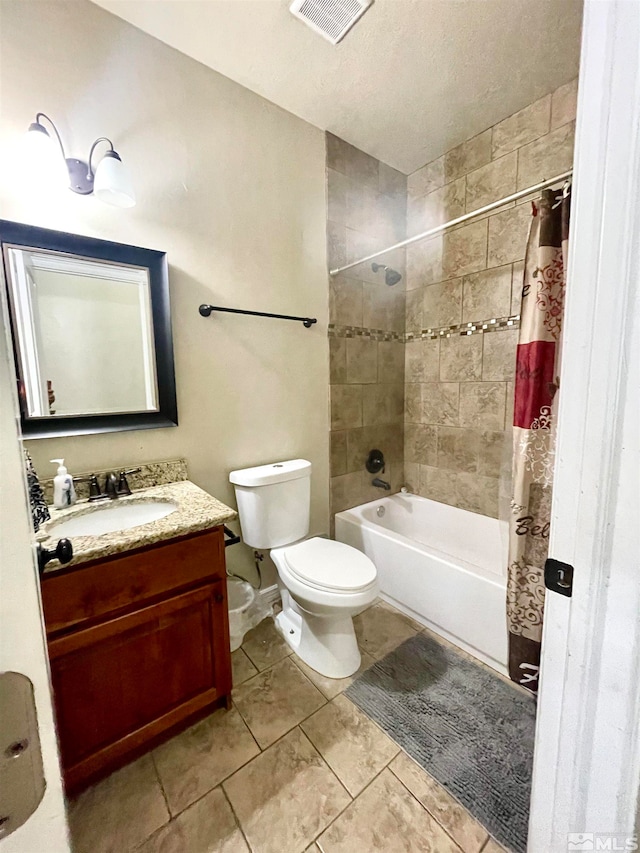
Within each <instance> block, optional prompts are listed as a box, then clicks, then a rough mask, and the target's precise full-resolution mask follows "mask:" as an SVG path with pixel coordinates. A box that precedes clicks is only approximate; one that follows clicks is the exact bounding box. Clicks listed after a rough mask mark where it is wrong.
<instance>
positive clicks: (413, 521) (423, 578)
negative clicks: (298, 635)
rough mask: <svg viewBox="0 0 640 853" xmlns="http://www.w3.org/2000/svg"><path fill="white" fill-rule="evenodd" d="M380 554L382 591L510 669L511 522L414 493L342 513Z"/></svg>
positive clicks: (344, 531) (356, 543)
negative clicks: (508, 592)
mask: <svg viewBox="0 0 640 853" xmlns="http://www.w3.org/2000/svg"><path fill="white" fill-rule="evenodd" d="M336 539H337V540H338V541H340V542H345V543H346V544H347V545H353V547H355V548H358V549H359V550H360V551H363V552H364V553H365V554H366V555H367V556H368V557H370V558H371V560H373V562H374V563H375V565H376V568H377V570H378V577H379V579H380V593H381V597H382V598H383V599H384V600H385V601H388V602H389V603H390V604H392V605H393V606H394V607H397V608H398V609H399V610H401V611H402V612H403V613H406V614H407V615H408V616H411V618H412V619H415V620H416V621H417V622H420V623H421V624H422V625H425V626H426V627H428V628H430V629H431V630H433V631H435V632H436V633H437V634H440V635H441V636H442V637H444V638H445V639H447V640H450V641H451V642H452V643H455V644H456V645H457V646H459V647H460V648H462V649H464V650H465V651H467V652H469V653H470V654H472V655H474V656H475V657H477V658H479V659H480V660H482V661H484V662H485V663H487V664H488V665H489V666H491V667H493V668H494V669H496V670H497V671H498V672H501V673H503V674H505V675H506V674H507V622H506V609H505V597H506V566H507V530H506V523H505V522H500V521H498V520H497V519H495V518H487V517H486V516H484V515H478V514H476V513H474V512H467V510H464V509H457V508H456V507H451V506H448V505H447V504H442V503H438V502H437V501H431V500H428V499H427V498H421V497H418V496H417V495H412V494H409V493H400V494H397V495H393V496H391V497H388V498H382V499H381V500H378V501H372V502H371V503H367V504H363V505H362V506H357V507H354V509H349V510H345V511H344V512H339V513H337V514H336Z"/></svg>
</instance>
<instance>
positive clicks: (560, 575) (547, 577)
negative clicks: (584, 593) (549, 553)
mask: <svg viewBox="0 0 640 853" xmlns="http://www.w3.org/2000/svg"><path fill="white" fill-rule="evenodd" d="M544 585H545V586H546V588H547V589H550V590H551V591H552V592H559V593H560V595H566V596H568V597H569V598H571V593H572V592H573V566H571V565H570V564H569V563H562V562H561V561H560V560H553V559H552V558H551V557H549V559H548V560H547V561H546V563H545V564H544Z"/></svg>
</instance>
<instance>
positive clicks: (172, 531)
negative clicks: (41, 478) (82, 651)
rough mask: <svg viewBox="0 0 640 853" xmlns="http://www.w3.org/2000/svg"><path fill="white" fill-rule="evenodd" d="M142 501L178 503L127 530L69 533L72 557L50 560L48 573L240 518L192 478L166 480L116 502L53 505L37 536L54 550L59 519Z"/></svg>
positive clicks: (46, 572)
mask: <svg viewBox="0 0 640 853" xmlns="http://www.w3.org/2000/svg"><path fill="white" fill-rule="evenodd" d="M141 501H159V502H161V501H171V502H173V503H176V504H177V505H178V508H177V509H176V510H174V511H173V512H171V513H169V515H166V516H165V517H164V518H160V519H158V520H156V521H150V522H147V523H146V524H139V525H137V526H136V527H129V528H128V529H127V530H116V531H114V532H112V533H104V534H102V535H100V536H70V537H69V538H70V539H71V542H72V544H73V559H72V560H71V562H69V563H66V564H65V565H64V566H62V565H61V564H60V563H59V562H58V561H57V560H51V562H49V563H47V566H46V568H45V570H44V573H45V574H50V573H51V572H55V571H59V570H60V569H62V568H68V567H73V566H77V565H79V564H81V563H86V562H88V561H89V560H97V559H100V558H104V557H111V556H113V555H114V554H121V553H123V552H124V551H130V550H132V549H134V548H142V547H144V546H145V545H153V544H155V543H156V542H162V541H164V540H168V539H173V538H174V537H176V536H186V535H188V534H189V533H197V532H198V531H201V530H208V529H209V528H212V527H217V526H218V525H220V524H225V523H226V522H227V521H233V519H235V518H237V513H236V511H235V510H233V509H231V508H230V507H228V506H226V505H225V504H223V503H221V502H220V501H219V500H216V498H214V497H212V496H211V495H210V494H208V493H207V492H205V491H204V490H203V489H201V488H199V487H198V486H196V485H195V483H192V482H190V481H189V480H182V481H180V482H177V483H166V484H164V485H160V486H152V487H150V488H147V489H140V490H137V491H135V492H134V493H133V494H132V495H129V496H127V497H122V498H118V499H117V500H115V501H101V502H100V503H92V504H90V503H89V502H88V501H79V502H78V503H77V504H75V505H74V506H71V507H66V508H65V509H54V508H53V507H50V512H51V521H48V522H47V523H46V524H44V525H43V526H42V527H41V529H40V531H39V532H38V533H37V534H36V539H37V541H38V542H40V543H41V544H42V546H43V547H44V548H49V549H55V547H56V545H57V543H58V539H59V538H60V537H59V536H57V535H56V530H55V524H56V522H59V521H63V520H65V519H70V518H77V517H78V516H80V515H86V514H87V513H89V512H94V511H97V512H100V509H101V508H102V507H109V506H114V505H117V506H122V505H125V504H130V503H139V502H141Z"/></svg>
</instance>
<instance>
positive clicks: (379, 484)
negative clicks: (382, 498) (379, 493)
mask: <svg viewBox="0 0 640 853" xmlns="http://www.w3.org/2000/svg"><path fill="white" fill-rule="evenodd" d="M371 485H372V486H375V487H376V488H377V489H384V490H385V492H388V491H390V490H391V485H390V483H387V481H386V480H381V479H380V477H376V478H375V480H372V481H371Z"/></svg>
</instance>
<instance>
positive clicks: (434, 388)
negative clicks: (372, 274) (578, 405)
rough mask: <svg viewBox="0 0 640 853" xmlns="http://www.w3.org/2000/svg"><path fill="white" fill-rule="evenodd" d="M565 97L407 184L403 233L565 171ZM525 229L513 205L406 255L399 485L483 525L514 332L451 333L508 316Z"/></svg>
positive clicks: (506, 404)
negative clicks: (470, 514)
mask: <svg viewBox="0 0 640 853" xmlns="http://www.w3.org/2000/svg"><path fill="white" fill-rule="evenodd" d="M576 91H577V85H576V81H573V82H572V83H568V84H567V85H565V86H562V87H561V88H559V89H557V90H556V91H555V92H553V93H551V94H549V95H547V96H546V97H544V98H541V99H540V100H539V101H536V102H535V103H534V104H532V105H531V106H529V107H527V108H526V109H524V110H521V111H520V112H518V113H516V114H515V115H513V116H510V117H509V118H506V119H505V120H504V121H502V122H500V123H499V124H497V125H495V126H494V127H492V128H489V129H488V130H486V131H485V132H484V133H481V134H479V135H478V136H475V137H473V139H470V140H468V141H467V142H464V143H463V144H462V145H459V146H458V147H457V148H454V149H453V150H452V151H449V152H448V153H446V154H445V155H443V156H442V157H440V158H438V160H435V161H434V162H432V163H429V164H427V165H426V166H424V167H423V168H422V169H420V170H418V171H417V172H414V173H413V174H412V175H409V177H408V181H407V186H408V203H407V231H408V234H409V235H412V234H416V233H419V232H420V231H424V230H427V229H429V228H431V227H433V226H435V225H437V224H439V223H441V222H445V221H447V220H449V219H453V218H455V217H457V216H460V215H462V214H463V213H465V212H469V211H472V210H475V209H477V208H479V207H482V206H484V205H486V204H490V203H491V202H493V201H497V200H498V199H500V198H503V197H504V196H507V195H509V194H510V193H514V192H516V190H520V189H525V188H526V187H528V186H532V185H533V184H535V183H538V182H539V181H542V180H544V179H545V178H550V177H553V176H554V175H557V174H560V173H561V172H564V171H566V170H567V169H570V168H571V164H572V160H573V136H574V119H575V102H576ZM530 220H531V204H530V201H528V200H525V201H522V202H520V203H518V204H516V205H513V204H512V205H511V206H509V207H507V208H500V209H499V211H498V212H496V213H494V214H492V215H490V216H488V217H484V218H478V219H474V220H472V221H471V222H470V223H469V224H468V225H462V226H459V227H458V228H456V229H451V230H449V231H448V232H447V233H446V234H445V235H444V236H438V237H435V238H432V239H431V240H428V241H423V242H421V243H416V244H415V245H414V246H411V247H408V249H407V306H406V308H407V314H406V333H407V338H408V340H407V344H406V348H405V355H406V364H405V375H406V385H405V477H406V479H407V484H408V485H409V486H410V488H411V489H412V491H414V492H417V493H419V494H421V495H423V496H425V497H429V498H433V499H435V500H439V501H443V502H444V503H448V504H453V505H455V506H460V507H463V508H464V509H469V510H473V511H475V512H480V513H483V514H486V515H492V516H496V515H498V494H499V480H500V466H501V463H502V464H504V463H505V461H506V463H507V467H509V460H510V447H509V441H510V439H509V430H508V429H507V428H508V427H509V426H510V424H511V405H512V400H513V379H514V371H515V347H516V343H517V337H518V332H517V330H516V329H514V328H513V326H511V327H509V326H506V325H505V328H503V329H500V330H498V331H492V332H489V333H485V334H472V335H467V334H465V333H464V332H463V334H461V328H460V327H461V325H462V324H466V323H475V322H478V321H489V320H492V319H494V320H496V319H500V318H508V317H509V316H510V315H515V314H518V313H519V311H520V294H521V286H522V271H523V258H524V253H525V248H526V243H527V234H528V229H529V223H530ZM506 322H507V321H506V319H505V323H506ZM441 333H443V334H441ZM410 338H413V340H411V339H410Z"/></svg>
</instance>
